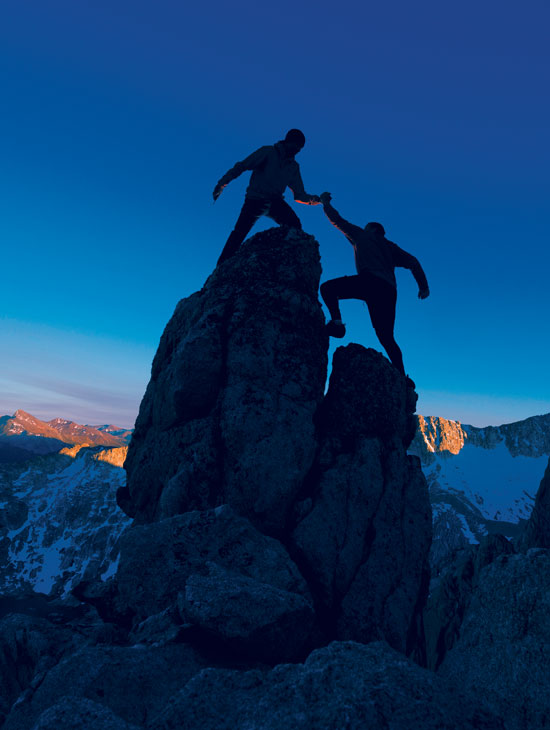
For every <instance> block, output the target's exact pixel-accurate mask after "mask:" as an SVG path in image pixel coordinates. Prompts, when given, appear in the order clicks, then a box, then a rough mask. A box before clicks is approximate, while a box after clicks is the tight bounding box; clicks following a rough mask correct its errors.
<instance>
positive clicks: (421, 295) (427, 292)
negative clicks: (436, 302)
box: [418, 287, 430, 299]
mask: <svg viewBox="0 0 550 730" xmlns="http://www.w3.org/2000/svg"><path fill="white" fill-rule="evenodd" d="M429 296H430V290H429V288H428V287H426V288H425V289H419V290H418V298H419V299H427V298H428V297H429Z"/></svg>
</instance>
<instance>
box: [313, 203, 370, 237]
mask: <svg viewBox="0 0 550 730" xmlns="http://www.w3.org/2000/svg"><path fill="white" fill-rule="evenodd" d="M331 200H332V196H331V194H330V193H322V194H321V203H322V204H323V209H324V211H325V215H326V217H327V218H328V219H329V221H330V222H331V223H332V225H333V226H336V228H338V230H339V231H341V232H342V233H343V234H344V236H345V237H346V238H347V239H348V240H349V241H352V242H353V239H354V238H356V237H357V234H358V233H360V232H361V229H360V228H359V226H354V225H353V223H350V222H349V221H347V220H346V219H345V218H342V216H341V215H340V213H338V211H337V210H336V209H335V208H333V207H332V205H331V204H330V201H331Z"/></svg>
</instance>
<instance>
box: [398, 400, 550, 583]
mask: <svg viewBox="0 0 550 730" xmlns="http://www.w3.org/2000/svg"><path fill="white" fill-rule="evenodd" d="M417 421H418V428H417V432H416V435H415V438H414V440H413V442H412V444H411V447H410V449H409V453H412V454H416V455H417V456H419V457H420V460H421V462H422V468H423V471H424V474H425V476H426V479H427V481H428V487H429V490H430V501H431V503H432V511H433V527H434V541H433V548H432V555H431V562H432V567H433V568H435V569H436V571H437V569H438V567H439V566H441V565H444V564H445V561H446V560H447V558H448V557H449V556H450V555H452V554H453V553H454V552H455V551H456V550H457V549H461V548H464V547H466V546H467V545H469V544H470V543H475V542H479V541H480V540H481V539H482V538H483V537H484V536H485V535H487V534H491V533H495V532H498V533H501V534H504V535H506V536H507V537H509V538H514V537H517V536H518V534H519V532H520V531H521V525H522V523H523V522H524V521H525V520H527V519H528V518H529V516H530V514H531V510H532V508H533V503H534V499H535V495H536V493H537V489H538V487H539V484H540V481H541V479H542V476H543V474H544V470H545V467H546V464H547V463H548V456H549V455H550V414H545V415H539V416H532V417H530V418H526V419H525V420H523V421H517V422H515V423H507V424H504V425H501V426H487V427H485V428H478V427H476V426H470V425H467V424H462V423H460V422H459V421H453V420H450V419H446V418H440V417H437V416H422V415H419V416H417Z"/></svg>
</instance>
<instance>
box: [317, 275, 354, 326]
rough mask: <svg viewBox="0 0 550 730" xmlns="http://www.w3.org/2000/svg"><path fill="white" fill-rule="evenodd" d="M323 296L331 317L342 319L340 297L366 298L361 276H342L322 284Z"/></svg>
mask: <svg viewBox="0 0 550 730" xmlns="http://www.w3.org/2000/svg"><path fill="white" fill-rule="evenodd" d="M321 296H322V298H323V301H324V303H325V304H326V306H327V309H328V311H329V312H330V316H331V319H333V320H334V319H339V320H341V319H342V314H341V312H340V306H339V304H338V302H339V301H340V299H364V293H363V289H362V285H361V281H360V279H359V276H340V277H339V278H338V279H329V280H328V281H325V282H324V283H323V284H321Z"/></svg>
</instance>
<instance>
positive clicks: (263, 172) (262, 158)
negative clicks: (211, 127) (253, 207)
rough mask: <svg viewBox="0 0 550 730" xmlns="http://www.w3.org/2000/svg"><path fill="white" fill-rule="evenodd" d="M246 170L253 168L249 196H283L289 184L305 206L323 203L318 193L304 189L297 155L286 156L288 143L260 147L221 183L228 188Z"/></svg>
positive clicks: (297, 199)
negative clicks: (295, 156) (311, 193)
mask: <svg viewBox="0 0 550 730" xmlns="http://www.w3.org/2000/svg"><path fill="white" fill-rule="evenodd" d="M245 170H252V175H251V176H250V183H249V184H248V188H247V189H246V197H247V198H253V199H256V200H258V199H260V200H263V199H270V198H280V197H282V195H283V193H284V191H285V190H286V188H287V187H289V188H290V189H291V190H292V193H293V194H294V200H296V201H297V202H298V203H304V204H305V205H317V204H318V203H319V198H318V197H317V196H316V195H309V193H306V191H305V190H304V183H303V182H302V176H301V175H300V165H299V164H298V163H297V162H296V160H295V159H294V158H293V157H285V146H284V142H277V143H276V144H274V145H266V146H265V147H260V149H258V150H256V151H255V152H253V153H252V154H251V155H249V156H248V157H247V158H246V159H244V160H242V162H237V164H236V165H234V166H233V167H232V168H231V169H230V170H228V171H227V172H226V173H225V175H224V176H223V177H221V178H220V180H219V183H218V184H219V185H221V186H222V187H225V186H226V185H227V184H228V183H230V182H231V180H234V179H235V178H236V177H239V175H241V174H242V173H243V172H245Z"/></svg>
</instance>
